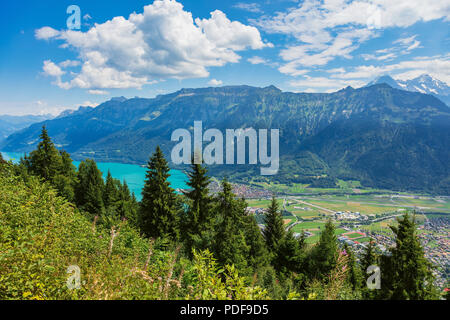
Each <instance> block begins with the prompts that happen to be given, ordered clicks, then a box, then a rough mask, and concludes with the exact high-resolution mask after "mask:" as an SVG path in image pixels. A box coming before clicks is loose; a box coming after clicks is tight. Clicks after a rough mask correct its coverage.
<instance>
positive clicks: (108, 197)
mask: <svg viewBox="0 0 450 320" xmlns="http://www.w3.org/2000/svg"><path fill="white" fill-rule="evenodd" d="M119 184H120V183H119ZM117 198H118V188H117V183H116V182H115V181H114V179H113V177H112V175H111V172H110V171H109V170H108V174H107V176H106V182H105V190H104V192H103V203H104V205H105V208H109V207H111V206H113V205H114V204H115V203H116V201H117V200H118V199H117Z"/></svg>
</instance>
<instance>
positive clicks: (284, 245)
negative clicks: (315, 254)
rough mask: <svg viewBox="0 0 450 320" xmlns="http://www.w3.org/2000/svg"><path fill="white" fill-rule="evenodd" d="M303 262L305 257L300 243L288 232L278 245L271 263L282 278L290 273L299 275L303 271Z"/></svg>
mask: <svg viewBox="0 0 450 320" xmlns="http://www.w3.org/2000/svg"><path fill="white" fill-rule="evenodd" d="M304 260H305V256H304V251H303V248H302V247H301V242H299V240H297V239H296V238H295V237H294V234H293V232H292V231H291V230H289V231H288V232H286V235H285V236H284V237H283V238H282V239H281V241H280V242H279V243H278V247H277V250H276V256H275V259H274V263H273V264H274V268H275V270H277V272H278V273H280V274H283V275H284V276H287V275H289V274H290V273H291V272H295V273H300V272H302V271H303V263H304Z"/></svg>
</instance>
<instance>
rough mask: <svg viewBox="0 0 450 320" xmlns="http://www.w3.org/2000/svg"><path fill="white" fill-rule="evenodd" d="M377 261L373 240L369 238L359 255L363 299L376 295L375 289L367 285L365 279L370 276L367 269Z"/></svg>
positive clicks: (372, 297)
mask: <svg viewBox="0 0 450 320" xmlns="http://www.w3.org/2000/svg"><path fill="white" fill-rule="evenodd" d="M377 263H378V256H377V254H376V252H375V241H373V240H372V239H370V240H369V243H368V244H367V246H366V247H365V249H364V252H363V255H362V257H361V274H362V281H361V288H362V294H363V297H364V299H374V298H375V297H376V292H375V291H374V290H375V289H369V288H368V287H367V279H368V278H369V277H370V276H371V274H367V269H368V268H369V267H370V266H372V265H377Z"/></svg>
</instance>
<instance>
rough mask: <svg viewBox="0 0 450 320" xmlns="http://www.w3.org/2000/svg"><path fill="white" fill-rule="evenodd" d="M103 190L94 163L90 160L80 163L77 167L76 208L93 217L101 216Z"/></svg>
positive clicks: (102, 211) (102, 183)
mask: <svg viewBox="0 0 450 320" xmlns="http://www.w3.org/2000/svg"><path fill="white" fill-rule="evenodd" d="M103 190H104V182H103V178H102V173H101V172H100V170H99V169H98V168H97V164H96V163H95V161H94V160H90V159H87V160H85V161H82V162H81V163H80V165H79V166H78V184H77V186H76V189H75V199H76V203H77V206H79V207H80V208H82V209H84V210H86V211H87V212H89V213H91V214H92V215H93V216H101V215H103V213H104V204H103Z"/></svg>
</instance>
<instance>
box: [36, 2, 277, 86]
mask: <svg viewBox="0 0 450 320" xmlns="http://www.w3.org/2000/svg"><path fill="white" fill-rule="evenodd" d="M44 28H45V27H44ZM44 28H41V29H39V30H42V29H44ZM47 28H48V27H47ZM41 33H44V32H40V33H39V34H41ZM36 34H38V31H36ZM53 37H55V36H53ZM56 37H57V38H58V39H60V40H62V41H64V43H63V46H64V47H69V48H73V49H75V50H76V51H77V52H78V53H79V59H80V60H81V61H82V65H81V70H80V71H79V72H78V73H76V74H75V75H74V76H73V77H72V78H71V79H69V80H66V81H65V82H59V83H58V85H59V86H60V87H62V88H66V89H68V88H73V87H80V88H85V89H93V88H94V89H104V88H141V87H142V86H143V85H145V84H148V83H150V82H152V81H155V80H161V79H167V78H175V79H185V78H200V77H208V76H209V72H208V67H219V66H223V65H225V64H227V63H236V62H238V61H239V60H240V58H241V57H240V56H239V55H238V54H237V52H238V51H242V50H248V49H262V48H264V47H267V46H271V45H270V44H267V43H264V42H263V40H262V39H261V35H260V33H259V31H258V29H256V28H255V27H252V26H247V25H244V24H242V23H240V22H238V21H230V20H229V19H228V18H227V17H226V15H225V14H224V13H223V12H221V11H219V10H216V11H214V12H212V13H211V17H210V18H209V19H198V18H197V19H195V20H194V19H193V17H192V14H191V13H190V12H187V11H185V10H184V9H183V6H182V4H180V3H178V2H176V1H172V0H157V1H155V2H154V3H153V4H151V5H148V6H145V7H144V11H143V12H142V13H132V14H131V15H130V16H129V18H128V19H125V18H124V17H115V18H113V19H111V20H109V21H106V22H105V23H102V24H96V25H95V26H94V27H92V28H91V29H90V30H88V31H87V32H81V31H74V30H67V31H61V32H60V33H59V34H58V35H57V36H56ZM42 38H43V37H42V36H40V38H39V39H42Z"/></svg>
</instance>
